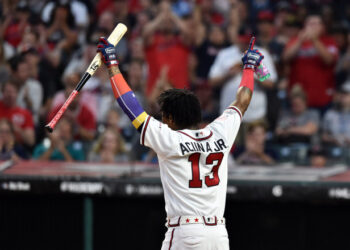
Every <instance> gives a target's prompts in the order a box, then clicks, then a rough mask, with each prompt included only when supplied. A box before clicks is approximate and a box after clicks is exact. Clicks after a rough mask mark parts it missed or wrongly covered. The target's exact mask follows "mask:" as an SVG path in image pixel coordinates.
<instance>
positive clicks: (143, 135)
mask: <svg viewBox="0 0 350 250" xmlns="http://www.w3.org/2000/svg"><path fill="white" fill-rule="evenodd" d="M150 119H151V116H148V117H147V120H146V124H145V127H144V128H143V130H142V137H141V138H142V140H141V144H142V145H145V134H146V130H147V127H148V123H149V120H150Z"/></svg>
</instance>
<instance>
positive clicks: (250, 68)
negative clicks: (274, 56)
mask: <svg viewBox="0 0 350 250" xmlns="http://www.w3.org/2000/svg"><path fill="white" fill-rule="evenodd" d="M254 43H255V37H252V39H251V40H250V44H249V48H248V50H247V51H246V52H245V53H244V55H243V57H242V61H243V75H242V80H241V83H240V85H239V89H238V91H237V96H236V100H235V101H234V102H233V103H232V104H231V106H236V107H237V108H238V109H239V110H240V111H241V113H242V115H244V113H245V111H246V110H247V108H248V106H249V103H250V100H251V99H252V95H253V90H254V72H255V70H256V68H257V67H258V66H259V65H260V63H261V61H262V59H263V58H264V56H263V55H262V54H261V53H260V52H259V51H258V50H256V49H253V47H254Z"/></svg>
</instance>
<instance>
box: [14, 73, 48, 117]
mask: <svg viewBox="0 0 350 250" xmlns="http://www.w3.org/2000/svg"><path fill="white" fill-rule="evenodd" d="M26 92H28V97H29V99H30V101H31V103H32V107H31V109H30V107H28V106H27V104H26V101H25V96H26ZM43 98H44V93H43V88H42V85H41V83H40V82H39V81H38V80H35V79H32V78H30V79H28V80H27V81H26V82H25V83H24V85H23V86H22V87H21V88H20V89H19V92H18V96H17V105H18V106H20V107H22V108H25V109H28V110H29V111H30V112H31V113H32V115H33V119H34V123H35V124H38V122H39V112H40V108H41V104H42V102H43Z"/></svg>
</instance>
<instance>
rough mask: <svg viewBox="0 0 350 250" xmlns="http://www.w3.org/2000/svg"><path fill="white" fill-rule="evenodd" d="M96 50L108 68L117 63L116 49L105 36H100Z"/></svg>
mask: <svg viewBox="0 0 350 250" xmlns="http://www.w3.org/2000/svg"><path fill="white" fill-rule="evenodd" d="M97 52H100V53H101V56H102V60H103V62H104V63H105V64H106V66H107V67H108V68H110V67H112V66H117V65H118V61H117V55H116V54H117V53H116V49H115V47H114V45H113V44H111V43H109V42H108V41H107V39H106V38H104V37H100V40H99V42H98V45H97Z"/></svg>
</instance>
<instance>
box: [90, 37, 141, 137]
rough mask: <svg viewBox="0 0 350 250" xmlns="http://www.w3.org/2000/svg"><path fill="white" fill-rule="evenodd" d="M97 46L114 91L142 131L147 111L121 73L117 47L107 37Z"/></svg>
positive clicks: (118, 100)
mask: <svg viewBox="0 0 350 250" xmlns="http://www.w3.org/2000/svg"><path fill="white" fill-rule="evenodd" d="M97 48H98V49H97V50H98V52H100V53H101V56H102V60H103V62H104V63H105V65H106V66H107V67H108V72H109V77H110V81H111V85H112V89H113V93H114V96H115V98H116V99H117V102H118V104H119V106H120V107H121V108H122V110H123V111H124V113H125V114H126V115H127V116H128V117H129V119H130V120H131V122H132V125H133V126H134V127H135V128H136V129H137V130H138V131H141V129H142V126H143V123H144V121H145V120H146V117H147V113H146V112H145V111H144V110H143V108H142V107H141V105H140V103H139V102H138V100H137V99H136V97H135V94H134V92H133V91H132V90H131V89H130V87H129V85H128V84H127V82H126V81H125V79H124V77H123V75H122V74H121V73H120V70H119V67H118V61H117V56H116V50H115V47H114V46H113V45H112V44H110V43H109V42H108V41H107V39H105V38H103V37H101V38H100V41H99V43H98V46H97Z"/></svg>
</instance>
